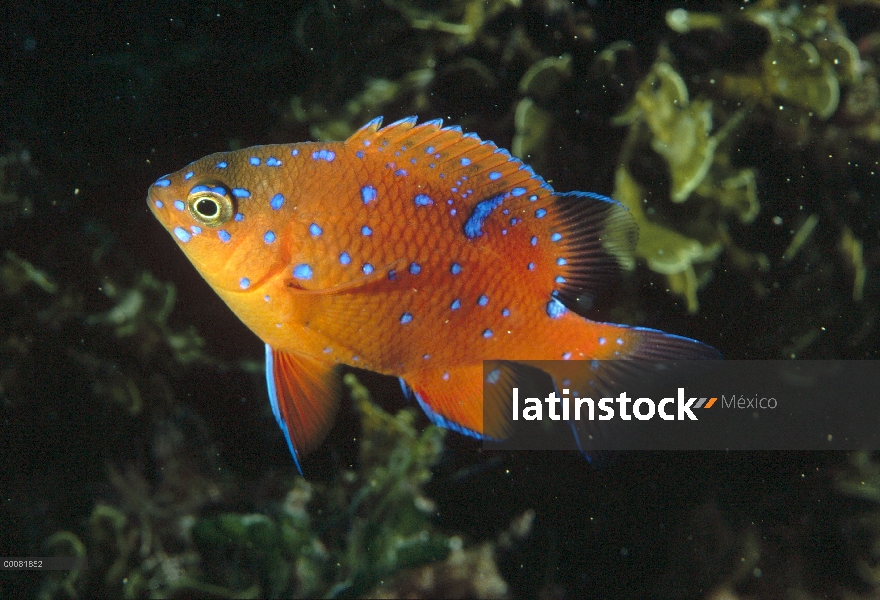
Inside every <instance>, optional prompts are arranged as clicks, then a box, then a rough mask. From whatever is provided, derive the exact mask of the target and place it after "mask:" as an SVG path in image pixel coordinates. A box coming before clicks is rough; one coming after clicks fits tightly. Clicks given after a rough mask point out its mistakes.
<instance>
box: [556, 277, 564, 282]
mask: <svg viewBox="0 0 880 600" xmlns="http://www.w3.org/2000/svg"><path fill="white" fill-rule="evenodd" d="M555 281H556V283H565V277H563V276H562V275H559V276H557V277H556V279H555Z"/></svg>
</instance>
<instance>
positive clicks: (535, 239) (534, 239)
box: [532, 235, 538, 246]
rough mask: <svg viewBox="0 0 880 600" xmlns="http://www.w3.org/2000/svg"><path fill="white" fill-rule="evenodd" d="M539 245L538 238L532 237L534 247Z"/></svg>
mask: <svg viewBox="0 0 880 600" xmlns="http://www.w3.org/2000/svg"><path fill="white" fill-rule="evenodd" d="M537 245H538V236H534V235H533V236H532V246H537Z"/></svg>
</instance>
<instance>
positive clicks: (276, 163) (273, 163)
mask: <svg viewBox="0 0 880 600" xmlns="http://www.w3.org/2000/svg"><path fill="white" fill-rule="evenodd" d="M266 166H267V167H280V166H281V161H280V160H278V159H277V158H275V157H274V156H270V157H269V158H267V159H266Z"/></svg>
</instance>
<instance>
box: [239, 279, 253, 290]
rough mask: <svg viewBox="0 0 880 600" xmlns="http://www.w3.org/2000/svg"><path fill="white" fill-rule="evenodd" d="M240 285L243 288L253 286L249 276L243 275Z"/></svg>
mask: <svg viewBox="0 0 880 600" xmlns="http://www.w3.org/2000/svg"><path fill="white" fill-rule="evenodd" d="M238 287H240V288H241V289H243V290H246V289H248V288H249V287H251V280H250V279H248V278H247V277H242V278H241V279H239V280H238Z"/></svg>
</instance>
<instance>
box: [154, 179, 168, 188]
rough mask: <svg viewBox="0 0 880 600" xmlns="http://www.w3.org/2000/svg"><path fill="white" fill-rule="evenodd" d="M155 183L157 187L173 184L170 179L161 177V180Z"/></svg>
mask: <svg viewBox="0 0 880 600" xmlns="http://www.w3.org/2000/svg"><path fill="white" fill-rule="evenodd" d="M153 185H155V186H156V187H168V186H169V185H171V182H170V181H168V180H167V179H160V180H159V181H157V182H156V183H154V184H153Z"/></svg>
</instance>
